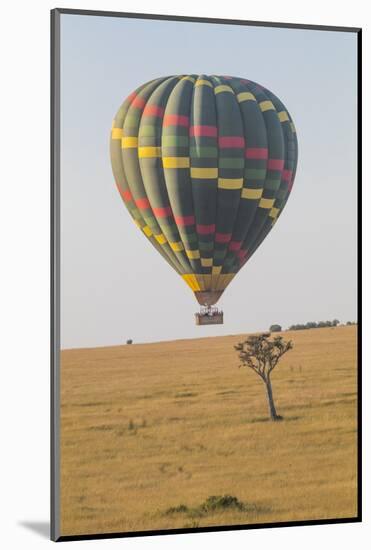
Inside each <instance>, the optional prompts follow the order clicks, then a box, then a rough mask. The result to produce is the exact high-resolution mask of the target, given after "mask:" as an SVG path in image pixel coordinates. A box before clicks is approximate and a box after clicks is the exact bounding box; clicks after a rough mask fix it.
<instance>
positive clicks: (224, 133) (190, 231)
mask: <svg viewBox="0 0 371 550" xmlns="http://www.w3.org/2000/svg"><path fill="white" fill-rule="evenodd" d="M297 155H298V147H297V138H296V132H295V126H294V123H293V121H292V119H291V117H290V114H289V113H288V111H287V109H286V107H285V106H284V105H283V103H282V102H281V101H280V100H279V99H278V98H277V97H276V96H275V95H274V94H272V92H270V91H269V90H267V89H266V88H264V87H262V86H260V85H259V84H256V83H254V82H252V81H250V80H246V79H243V78H237V77H230V76H209V75H181V76H169V77H164V78H158V79H155V80H152V81H150V82H148V83H146V84H144V85H142V86H140V87H139V88H138V89H137V90H135V91H134V92H133V93H132V94H131V95H130V96H129V97H128V98H127V99H126V100H125V101H124V102H123V104H122V105H121V107H120V109H119V110H118V112H117V114H116V116H115V119H114V121H113V127H112V132H111V162H112V169H113V173H114V177H115V181H116V185H117V187H118V190H119V192H120V194H121V197H122V199H123V201H124V203H125V205H126V207H127V209H128V211H129V213H130V215H131V216H132V218H133V220H134V222H135V223H136V225H137V226H138V228H139V229H140V230H141V231H142V232H143V233H144V235H145V236H146V237H147V239H149V241H150V242H151V243H152V245H153V246H154V247H155V248H156V249H157V251H158V252H159V253H160V254H161V255H162V256H163V258H164V259H165V260H166V261H167V262H168V263H169V264H170V265H171V266H172V267H173V268H174V269H175V271H177V273H178V274H179V275H180V276H181V277H182V278H183V279H184V281H185V282H186V283H187V284H188V286H189V287H190V288H191V289H192V291H193V292H194V293H195V296H196V298H197V300H198V301H199V303H200V304H202V305H206V306H210V305H213V304H215V303H216V302H217V301H218V299H219V298H220V296H221V294H222V293H223V291H224V290H225V289H226V287H227V286H228V285H229V283H230V282H231V281H232V279H233V278H234V277H235V275H236V273H238V271H239V270H240V269H241V267H242V266H243V265H244V264H245V263H246V261H247V260H248V259H249V258H250V257H251V256H252V254H253V253H254V252H255V250H256V249H257V248H258V246H259V245H260V244H261V242H262V241H263V240H264V239H265V237H266V236H267V234H268V233H269V231H270V230H271V228H272V227H273V225H274V224H275V222H276V221H277V219H278V217H279V216H280V215H281V213H282V210H283V208H284V206H285V204H286V202H287V199H288V197H289V195H290V192H291V189H292V185H293V182H294V178H295V172H296V166H297Z"/></svg>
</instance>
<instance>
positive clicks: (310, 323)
mask: <svg viewBox="0 0 371 550" xmlns="http://www.w3.org/2000/svg"><path fill="white" fill-rule="evenodd" d="M339 323H340V321H338V320H337V319H334V320H333V321H319V322H318V323H316V322H315V321H308V323H305V325H304V324H301V323H298V324H297V325H291V326H290V327H289V330H305V329H308V328H325V327H337V326H338V324H339Z"/></svg>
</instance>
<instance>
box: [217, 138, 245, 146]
mask: <svg viewBox="0 0 371 550" xmlns="http://www.w3.org/2000/svg"><path fill="white" fill-rule="evenodd" d="M218 143H219V147H220V148H221V149H243V148H244V147H245V140H244V138H243V137H241V136H219V140H218Z"/></svg>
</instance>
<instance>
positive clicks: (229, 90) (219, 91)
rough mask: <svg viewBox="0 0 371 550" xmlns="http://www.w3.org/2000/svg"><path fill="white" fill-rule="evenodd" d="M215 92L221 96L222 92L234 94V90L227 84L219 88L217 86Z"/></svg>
mask: <svg viewBox="0 0 371 550" xmlns="http://www.w3.org/2000/svg"><path fill="white" fill-rule="evenodd" d="M214 92H215V93H216V94H221V93H222V92H230V93H231V94H234V91H233V90H232V88H231V87H230V86H227V85H226V84H220V85H219V86H216V87H215V89H214Z"/></svg>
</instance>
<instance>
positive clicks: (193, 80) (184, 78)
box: [180, 76, 196, 84]
mask: <svg viewBox="0 0 371 550" xmlns="http://www.w3.org/2000/svg"><path fill="white" fill-rule="evenodd" d="M180 80H190V81H191V82H193V84H194V83H195V81H196V79H195V78H194V77H193V76H183V77H182V78H181V79H180Z"/></svg>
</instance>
